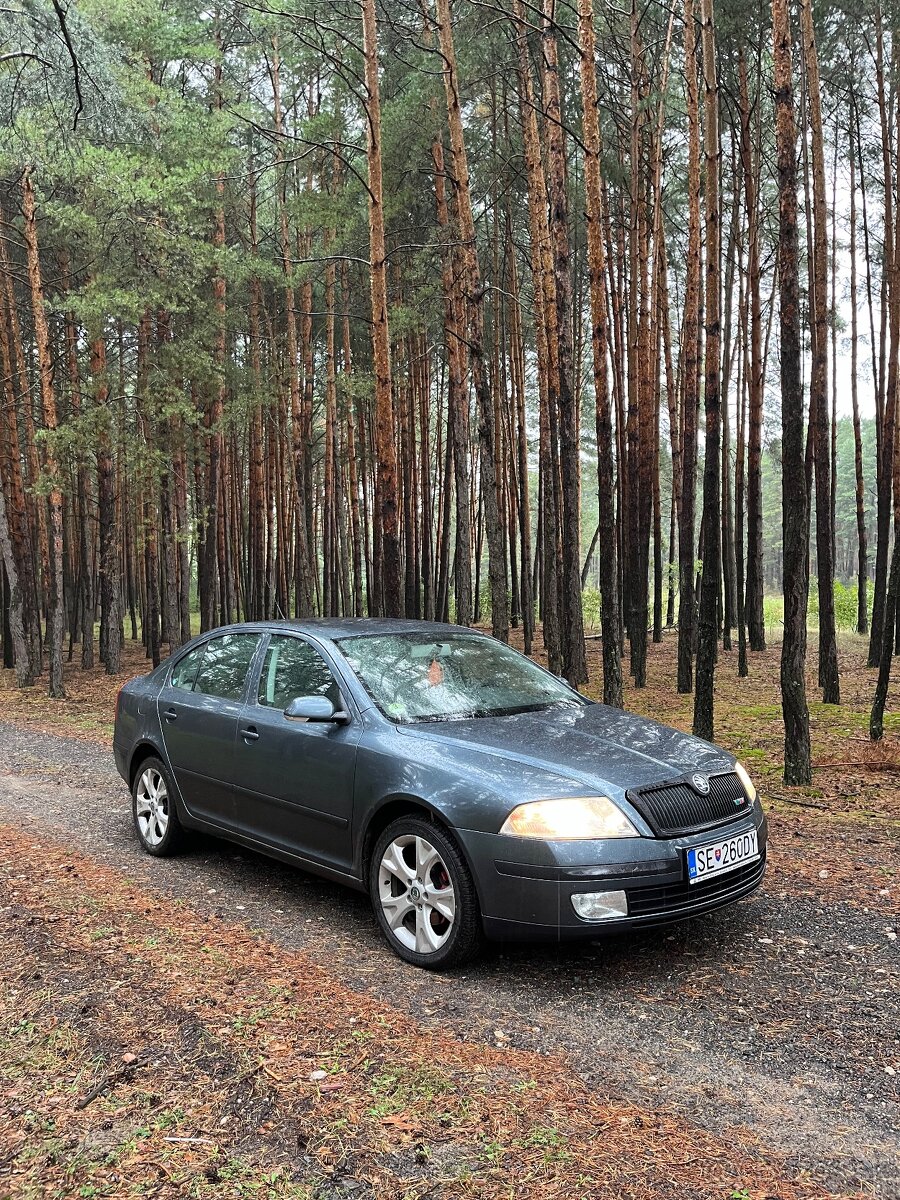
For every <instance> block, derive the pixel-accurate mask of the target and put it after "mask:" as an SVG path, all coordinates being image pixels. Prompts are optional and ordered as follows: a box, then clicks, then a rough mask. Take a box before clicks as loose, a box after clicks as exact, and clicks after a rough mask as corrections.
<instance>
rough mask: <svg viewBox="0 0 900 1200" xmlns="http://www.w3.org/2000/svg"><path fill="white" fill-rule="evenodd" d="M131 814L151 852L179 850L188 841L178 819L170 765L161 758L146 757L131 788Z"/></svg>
mask: <svg viewBox="0 0 900 1200" xmlns="http://www.w3.org/2000/svg"><path fill="white" fill-rule="evenodd" d="M131 815H132V818H133V819H134V828H135V832H136V833H137V836H138V841H139V842H140V843H141V846H142V847H143V849H144V850H146V851H147V853H148V854H152V855H154V857H156V858H164V857H166V856H167V855H170V854H178V853H180V852H181V851H182V850H183V849H184V847H185V844H186V842H187V836H186V834H185V831H184V827H183V826H182V824H181V822H180V821H179V819H178V809H177V807H176V805H175V788H174V784H173V783H172V776H171V774H170V772H169V768H168V767H167V766H166V765H165V763H164V762H162V760H161V759H158V758H155V757H153V758H145V759H144V761H143V762H142V763H141V765H140V766H139V767H138V771H137V774H136V775H135V777H134V784H133V786H132V789H131Z"/></svg>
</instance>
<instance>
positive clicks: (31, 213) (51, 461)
mask: <svg viewBox="0 0 900 1200" xmlns="http://www.w3.org/2000/svg"><path fill="white" fill-rule="evenodd" d="M21 188H22V215H23V218H24V234H25V252H26V258H27V261H28V282H29V284H30V287H31V309H32V317H33V320H34V340H35V348H36V351H37V361H38V374H39V379H40V389H41V408H42V410H43V414H44V428H45V429H46V430H47V432H48V433H49V435H50V438H49V439H48V441H47V442H46V444H45V447H44V467H45V470H46V473H47V478H48V481H49V493H48V496H47V504H48V509H49V522H48V528H49V548H50V581H49V582H50V589H49V591H50V595H49V620H48V626H49V630H48V647H47V649H48V654H49V659H50V696H51V698H52V699H54V700H61V699H64V698H65V694H66V692H65V688H64V686H63V631H64V629H63V627H64V620H65V597H64V594H63V496H62V484H61V480H60V471H59V464H58V463H57V461H56V449H55V447H54V444H53V434H54V433H55V432H56V427H57V414H56V394H55V392H54V388H53V352H52V348H51V345H50V331H49V329H48V327H47V313H46V310H45V308H44V285H43V281H42V279H41V260H40V252H39V248H38V233H37V220H36V215H35V197H34V184H33V182H32V178H31V167H30V166H29V167H26V168H25V170H24V171H23V173H22V180H21Z"/></svg>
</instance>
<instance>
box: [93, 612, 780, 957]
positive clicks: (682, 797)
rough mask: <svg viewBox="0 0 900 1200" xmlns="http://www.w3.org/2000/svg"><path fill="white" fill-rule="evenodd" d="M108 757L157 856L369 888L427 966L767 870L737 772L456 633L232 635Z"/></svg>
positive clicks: (747, 791) (699, 902)
mask: <svg viewBox="0 0 900 1200" xmlns="http://www.w3.org/2000/svg"><path fill="white" fill-rule="evenodd" d="M114 746H115V757H116V764H117V766H118V769H119V771H120V773H121V774H122V777H123V778H124V779H125V780H126V782H127V783H128V786H129V787H130V789H131V794H132V797H133V811H134V824H135V828H136V830H137V835H138V838H139V839H140V841H141V844H142V845H143V847H144V849H145V850H147V852H148V853H150V854H154V855H164V854H171V853H174V852H176V851H177V850H179V849H180V848H181V847H182V845H183V844H184V841H185V838H186V835H187V833H188V831H190V830H202V831H204V832H206V833H212V834H216V835H218V836H221V837H225V838H229V839H231V840H232V841H234V842H238V843H240V844H241V845H243V846H247V847H249V848H251V849H253V850H258V851H260V852H262V853H264V854H269V855H272V856H273V857H275V858H279V859H283V860H284V861H286V862H289V863H295V864H297V865H298V866H300V867H303V868H304V869H305V870H308V871H312V872H316V873H318V874H320V875H322V876H325V877H327V878H329V879H334V880H339V881H340V882H342V883H346V884H349V885H350V886H351V887H355V888H359V889H360V890H363V891H367V892H368V893H369V895H370V897H371V900H372V905H373V907H374V910H375V915H376V918H377V920H378V923H379V925H380V927H381V929H382V931H383V933H384V936H385V938H386V939H387V941H388V943H389V944H390V945H391V946H392V947H393V949H394V950H395V951H396V952H397V954H399V955H400V957H401V958H404V959H406V960H407V961H408V962H411V963H414V964H416V965H417V966H421V967H430V968H433V969H437V968H444V967H449V966H451V965H454V964H458V963H460V962H463V961H464V960H466V959H467V958H469V957H470V956H471V955H472V954H473V953H474V952H475V951H476V950H477V948H478V946H479V944H480V942H481V940H482V939H483V937H485V936H487V937H490V938H495V939H504V940H506V939H515V938H534V939H538V938H541V939H547V938H550V939H553V940H557V939H559V940H562V939H566V938H577V937H588V938H591V937H597V935H598V934H599V933H600V932H603V931H621V930H626V929H629V928H632V927H637V926H645V925H656V924H662V923H665V922H667V921H672V920H677V919H680V918H682V917H688V916H692V915H694V914H697V913H703V912H707V911H709V910H711V909H714V908H718V907H720V906H722V905H725V904H729V903H731V902H732V901H735V900H738V899H739V898H740V897H742V896H746V895H747V894H748V893H749V892H752V891H753V889H754V888H755V887H756V886H757V885H758V884H759V882H760V880H761V879H762V876H763V872H764V871H765V862H766V819H765V816H764V815H763V811H762V808H761V805H760V802H759V799H758V797H757V794H756V789H755V787H754V786H753V783H752V782H751V780H750V778H749V777H748V775H747V772H746V771H745V770H744V769H743V767H742V766H741V765H740V764H739V763H737V762H735V761H734V759H733V758H732V756H731V755H730V754H726V753H725V752H724V751H723V750H720V749H718V748H717V747H716V746H713V745H710V744H709V743H708V742H704V741H700V740H699V739H697V738H694V737H690V736H688V735H687V734H684V733H679V732H678V731H676V730H674V729H669V728H667V727H666V726H664V725H660V724H657V723H656V722H655V721H649V720H645V719H644V718H642V717H636V716H633V715H630V714H628V713H625V712H621V711H619V710H618V709H611V708H607V707H605V706H604V705H602V704H595V703H592V702H591V701H589V700H587V699H585V698H584V697H583V696H581V695H579V694H578V692H576V691H573V690H572V689H571V688H570V687H568V686H567V685H566V684H565V683H563V682H562V681H561V680H559V679H557V678H556V677H555V676H553V675H551V674H549V673H548V672H547V671H545V670H544V669H543V668H541V667H540V666H538V665H536V664H535V663H533V662H532V661H531V660H530V659H527V658H524V657H523V656H522V655H521V654H518V653H517V652H516V651H515V650H512V649H510V647H508V646H505V645H503V644H501V643H500V642H497V641H495V640H494V639H493V638H490V637H488V636H486V635H484V634H480V633H477V632H475V631H473V630H470V629H462V628H460V627H458V626H454V625H440V624H434V623H431V622H423V621H389V620H350V619H347V620H321V621H303V622H261V623H258V624H244V625H234V626H229V627H227V628H223V629H217V630H215V631H213V632H210V633H207V634H203V635H201V636H200V637H199V638H196V639H195V640H194V641H192V642H190V643H189V644H188V645H186V646H184V647H182V648H181V649H180V650H179V651H178V652H177V653H176V654H174V655H173V656H172V658H171V659H169V660H168V661H167V662H165V663H163V664H162V666H160V667H159V668H157V670H155V671H153V672H152V674H150V675H146V676H142V677H140V678H138V679H134V680H132V681H131V682H130V683H127V684H126V685H125V686H124V687H123V688H122V691H121V693H120V695H119V700H118V704H117V711H116V727H115V738H114Z"/></svg>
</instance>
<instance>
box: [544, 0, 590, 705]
mask: <svg viewBox="0 0 900 1200" xmlns="http://www.w3.org/2000/svg"><path fill="white" fill-rule="evenodd" d="M555 20H556V0H544V5H543V30H542V37H541V47H542V50H543V61H544V77H543V93H544V107H545V113H546V126H547V151H548V153H547V159H548V165H549V184H550V187H549V199H550V222H549V224H550V238H551V244H552V247H553V269H554V277H555V281H556V311H557V329H558V334H559V395H558V403H559V435H560V468H561V480H562V511H561V513H560V517H561V521H562V577H561V580H560V584H561V587H560V596H561V598H562V623H561V631H562V638H561V643H562V646H561V648H562V660H563V662H562V667H563V674H564V675H565V677H566V679H567V680H568V681H569V683H571V684H573V685H577V684H579V683H585V682H587V677H588V675H587V657H586V654H585V645H584V613H583V610H582V607H581V487H580V462H579V447H580V439H581V429H580V425H581V422H580V420H579V415H580V414H579V406H578V399H577V394H576V388H575V366H574V359H573V355H574V348H573V344H572V336H573V327H572V320H573V317H572V269H571V264H570V252H569V216H568V180H567V169H566V144H565V128H564V125H563V121H562V102H561V95H560V80H559V54H558V48H557V42H556V25H555Z"/></svg>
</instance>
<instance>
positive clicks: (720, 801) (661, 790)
mask: <svg viewBox="0 0 900 1200" xmlns="http://www.w3.org/2000/svg"><path fill="white" fill-rule="evenodd" d="M625 795H626V796H627V798H628V800H629V801H630V803H632V804H633V805H634V807H635V808H636V809H637V810H638V812H639V813H640V814H641V816H642V817H643V818H644V820H645V821H646V822H647V824H648V825H649V826H650V828H651V829H652V830H653V832H654V833H656V834H658V835H659V836H660V837H675V836H677V835H679V834H682V833H698V832H699V831H700V830H702V829H712V828H713V827H714V826H716V825H725V824H727V823H728V822H729V821H733V820H735V818H736V817H739V816H741V815H742V814H744V813H746V812H748V811H749V809H750V800H749V799H748V797H747V793H746V792H745V791H744V788H743V785H742V784H741V781H740V780H739V779H738V777H737V775H736V774H735V773H734V771H728V772H726V773H725V774H723V775H710V776H709V792H708V794H707V795H705V796H702V795H701V794H700V793H699V792H698V791H696V790H695V789H694V788H693V787H691V785H690V784H689V783H688V782H687V781H686V780H678V781H676V782H673V783H657V784H653V785H651V786H650V787H645V788H635V789H634V790H633V791H629V792H626V793H625Z"/></svg>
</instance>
